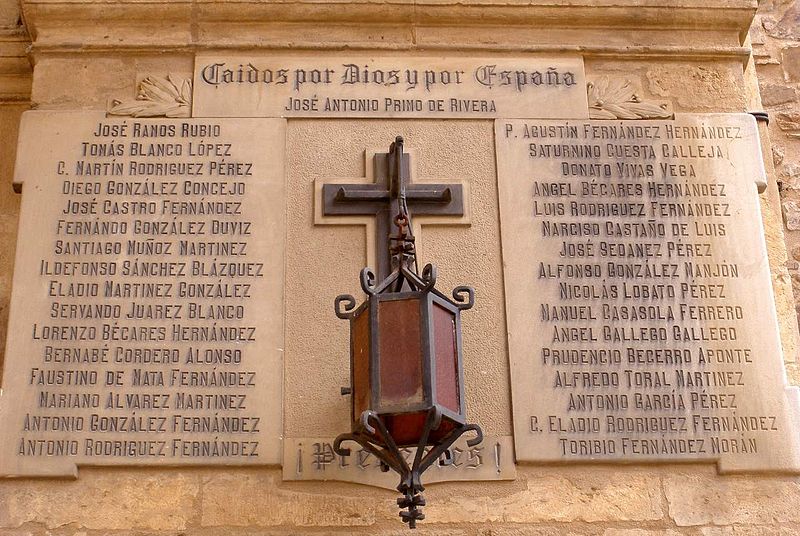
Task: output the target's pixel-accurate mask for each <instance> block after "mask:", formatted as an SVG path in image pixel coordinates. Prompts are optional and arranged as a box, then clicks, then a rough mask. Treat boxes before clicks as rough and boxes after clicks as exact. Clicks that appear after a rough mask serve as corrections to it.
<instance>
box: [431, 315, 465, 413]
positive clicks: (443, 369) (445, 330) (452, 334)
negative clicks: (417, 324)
mask: <svg viewBox="0 0 800 536" xmlns="http://www.w3.org/2000/svg"><path fill="white" fill-rule="evenodd" d="M432 310H433V333H434V336H433V340H434V348H433V349H434V353H435V357H434V360H435V363H436V402H437V403H438V404H441V405H442V406H444V407H445V408H447V409H449V410H450V411H452V412H454V413H459V414H460V413H461V400H460V398H461V397H460V394H461V386H460V385H459V377H458V376H459V374H458V372H459V371H458V346H457V342H456V336H457V335H456V317H455V314H454V313H453V312H451V311H448V310H447V309H445V308H444V307H442V306H441V305H439V304H437V303H435V302H434V303H433V308H432Z"/></svg>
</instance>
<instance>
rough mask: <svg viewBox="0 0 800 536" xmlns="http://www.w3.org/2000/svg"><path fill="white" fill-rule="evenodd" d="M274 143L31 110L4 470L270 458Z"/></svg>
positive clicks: (237, 124)
mask: <svg viewBox="0 0 800 536" xmlns="http://www.w3.org/2000/svg"><path fill="white" fill-rule="evenodd" d="M284 140H285V122H284V121H282V120H265V119H261V120H256V119H239V120H236V121H232V120H224V119H223V120H219V119H182V120H175V119H155V120H147V119H109V118H106V117H105V115H104V114H102V113H100V114H97V113H77V112H76V113H51V112H26V113H25V115H24V117H23V121H22V126H21V131H20V145H19V151H18V156H17V159H18V161H17V167H16V174H15V177H16V182H17V183H18V184H21V185H22V207H21V215H20V224H19V240H18V243H17V255H16V264H15V271H14V281H13V293H12V297H11V310H10V320H9V336H8V344H7V349H6V362H5V371H4V377H3V392H2V398H1V399H0V411H2V413H1V414H0V429H1V430H3V433H4V434H5V435H4V437H5V441H3V445H2V451H1V452H0V474H2V475H70V474H74V473H75V472H76V468H77V466H78V465H123V464H124V465H148V464H164V465H185V464H204V465H209V464H225V465H249V464H276V463H279V460H280V457H281V444H280V437H281V433H282V423H281V381H282V373H281V370H282V356H281V352H282V348H283V262H284V254H283V252H284V240H285V203H284V170H283V154H284V145H285V142H284Z"/></svg>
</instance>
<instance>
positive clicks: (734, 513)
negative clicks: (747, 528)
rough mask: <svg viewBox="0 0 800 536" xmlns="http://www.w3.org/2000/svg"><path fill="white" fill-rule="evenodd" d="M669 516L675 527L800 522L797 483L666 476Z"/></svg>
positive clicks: (761, 479)
mask: <svg viewBox="0 0 800 536" xmlns="http://www.w3.org/2000/svg"><path fill="white" fill-rule="evenodd" d="M664 487H665V493H666V496H667V501H668V502H669V515H670V517H671V518H672V519H673V520H674V521H675V523H676V524H677V525H678V526H681V527H686V526H692V525H709V524H711V525H731V524H750V525H754V524H765V525H770V524H773V523H800V509H798V508H797V504H798V501H799V500H800V482H798V481H797V480H796V479H791V478H759V479H755V478H752V477H719V476H717V475H712V474H707V475H699V474H687V475H674V476H669V477H667V478H666V479H665V481H664Z"/></svg>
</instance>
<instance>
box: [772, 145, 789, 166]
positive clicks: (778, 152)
mask: <svg viewBox="0 0 800 536" xmlns="http://www.w3.org/2000/svg"><path fill="white" fill-rule="evenodd" d="M785 157H786V151H785V149H784V148H783V147H781V146H780V145H773V146H772V165H773V166H779V165H781V162H783V159H784V158H785Z"/></svg>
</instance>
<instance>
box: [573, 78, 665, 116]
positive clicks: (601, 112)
mask: <svg viewBox="0 0 800 536" xmlns="http://www.w3.org/2000/svg"><path fill="white" fill-rule="evenodd" d="M586 90H587V93H588V96H589V118H590V119H670V118H672V116H673V113H672V112H671V111H670V109H669V105H668V104H667V103H663V102H662V103H659V102H643V101H642V100H641V98H640V97H639V95H638V94H637V93H636V90H635V88H634V86H633V84H632V83H631V81H630V80H624V79H623V80H610V79H609V78H608V77H607V76H601V77H600V78H598V79H597V80H596V81H595V82H589V83H588V84H586Z"/></svg>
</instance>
